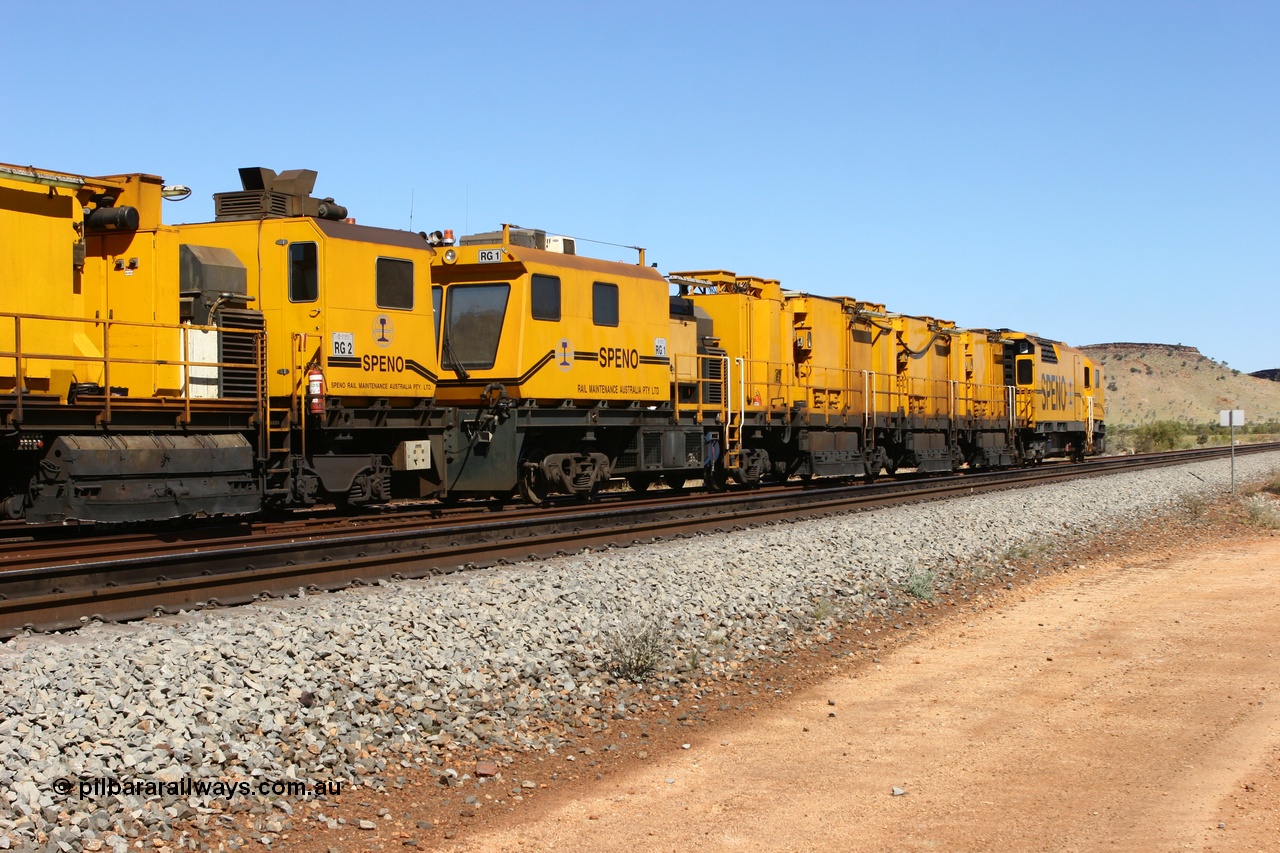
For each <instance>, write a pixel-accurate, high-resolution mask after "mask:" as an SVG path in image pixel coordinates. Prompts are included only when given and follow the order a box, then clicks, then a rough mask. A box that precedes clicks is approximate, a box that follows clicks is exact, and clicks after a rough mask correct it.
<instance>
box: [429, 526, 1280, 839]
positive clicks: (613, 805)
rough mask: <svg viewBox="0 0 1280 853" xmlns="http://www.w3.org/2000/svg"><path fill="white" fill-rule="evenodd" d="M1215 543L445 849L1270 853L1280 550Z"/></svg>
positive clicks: (851, 673) (960, 622)
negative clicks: (1260, 852) (1264, 852)
mask: <svg viewBox="0 0 1280 853" xmlns="http://www.w3.org/2000/svg"><path fill="white" fill-rule="evenodd" d="M1210 548H1211V550H1207V551H1203V552H1197V553H1187V554H1185V555H1183V556H1178V557H1176V558H1158V557H1150V558H1144V559H1138V560H1136V561H1134V560H1126V561H1125V565H1124V566H1123V568H1120V567H1118V566H1117V565H1115V564H1108V563H1097V564H1092V565H1090V566H1089V567H1087V568H1085V569H1083V570H1076V571H1073V572H1071V573H1069V574H1063V575H1058V576H1055V577H1052V578H1047V579H1043V580H1041V581H1038V582H1037V583H1035V584H1033V585H1031V586H1029V587H1026V588H1024V589H1022V590H1021V592H1020V593H1019V594H1011V595H1010V596H1008V597H1006V598H1005V599H1004V600H1003V601H1000V602H999V603H998V604H997V605H996V606H995V607H992V608H990V609H987V610H983V611H981V612H976V613H969V614H967V615H961V616H958V617H956V618H952V619H949V620H944V622H943V624H940V625H936V626H934V627H933V628H931V629H930V630H929V631H928V632H927V633H925V634H924V635H923V636H922V637H920V638H917V639H914V640H910V641H906V642H903V643H901V644H899V645H898V646H897V647H896V648H895V649H894V650H893V651H888V652H882V653H880V663H879V664H871V665H853V666H845V667H843V668H842V669H841V670H840V671H838V672H837V673H835V674H833V677H832V678H831V679H830V680H829V681H827V682H826V683H824V684H821V685H819V686H818V687H816V688H814V689H810V690H807V691H805V692H802V693H800V694H798V695H796V696H794V697H791V698H788V699H780V700H779V701H778V702H777V703H776V704H775V705H773V706H772V707H771V708H769V709H767V710H765V711H762V712H761V713H760V714H759V715H758V716H756V717H755V718H738V719H735V720H733V721H730V722H726V723H724V724H721V725H714V726H711V727H707V728H702V729H698V730H696V731H690V733H689V742H690V747H691V748H690V749H688V750H679V749H677V750H675V751H674V752H669V753H665V754H663V755H660V756H659V757H657V758H654V759H650V760H648V761H636V762H634V763H633V765H632V766H631V767H630V768H629V769H625V770H622V772H619V773H615V774H613V775H611V776H610V777H608V778H607V779H605V780H604V781H603V782H600V783H597V784H596V785H595V786H594V787H591V788H585V787H575V788H572V789H566V790H563V791H560V792H554V793H553V794H552V797H553V799H552V800H551V801H544V802H543V804H542V807H540V808H537V809H532V810H528V811H526V812H524V813H521V812H520V811H517V812H516V813H514V814H511V815H509V816H508V817H507V818H506V819H502V820H497V821H495V822H494V823H492V824H489V825H485V826H476V827H475V831H474V832H471V833H465V834H464V835H463V837H461V838H459V839H457V842H460V843H455V842H453V841H444V840H438V843H439V844H440V847H439V848H438V849H448V850H453V849H462V850H468V851H517V850H518V851H534V850H556V851H566V850H594V851H627V853H632V851H640V850H644V851H648V850H673V851H674V850H680V851H684V850H709V851H746V850H752V851H755V850H770V851H772V850H794V851H851V850H867V851H880V850H894V851H978V850H984V851H985V850H1002V851H1005V850H1053V851H1058V850H1081V851H1088V850H1121V851H1124V850H1134V851H1175V850H1176V851H1181V850H1213V851H1219V850H1222V851H1228V850H1230V851H1235V850H1280V657H1278V656H1277V653H1280V648H1278V646H1277V643H1278V641H1280V539H1270V538H1268V539H1258V540H1253V541H1248V542H1237V543H1236V544H1231V545H1227V544H1215V545H1212V546H1210ZM833 703H834V704H833ZM895 787H896V788H898V789H901V790H902V791H905V793H903V794H901V795H898V796H895V795H894V790H893V789H894V788H895Z"/></svg>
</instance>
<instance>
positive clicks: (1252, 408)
mask: <svg viewBox="0 0 1280 853" xmlns="http://www.w3.org/2000/svg"><path fill="white" fill-rule="evenodd" d="M1080 349H1082V350H1084V351H1085V352H1086V353H1088V354H1089V356H1090V357H1091V358H1094V359H1097V360H1098V361H1099V362H1101V363H1102V375H1103V377H1104V379H1105V381H1106V383H1107V424H1108V426H1111V425H1115V426H1117V427H1119V426H1132V425H1138V424H1144V423H1151V422H1153V421H1183V422H1185V423H1193V424H1206V423H1208V424H1216V423H1217V422H1218V412H1219V411H1220V410H1222V409H1244V415H1245V422H1246V423H1247V424H1257V423H1260V422H1263V421H1280V382H1272V381H1270V380H1268V379H1262V378H1259V377H1256V376H1251V375H1249V374H1247V373H1241V372H1240V371H1238V370H1233V369H1231V368H1230V367H1228V366H1227V365H1226V364H1224V363H1221V362H1217V361H1214V360H1213V359H1211V358H1207V357H1205V356H1204V355H1202V354H1201V353H1200V351H1199V350H1198V349H1196V348H1195V347H1187V346H1182V345H1180V344H1177V345H1175V344H1137V343H1114V344H1092V345H1090V346H1085V347H1081V348H1080Z"/></svg>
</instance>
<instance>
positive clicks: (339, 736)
mask: <svg viewBox="0 0 1280 853" xmlns="http://www.w3.org/2000/svg"><path fill="white" fill-rule="evenodd" d="M1236 468H1237V476H1238V478H1239V479H1241V480H1242V481H1243V480H1249V479H1253V480H1258V479H1262V478H1267V477H1273V476H1276V474H1277V473H1280V453H1267V454H1260V455H1253V456H1248V457H1242V458H1240V459H1238V460H1237V462H1236ZM1228 477H1229V474H1228V467H1227V464H1226V463H1225V462H1202V463H1196V464H1193V465H1185V466H1179V467H1175V468H1168V469H1161V470H1156V471H1145V472H1136V473H1128V474H1116V475H1110V476H1103V477H1094V478H1088V479H1084V480H1078V481H1073V482H1070V483H1064V484H1057V485H1049V486H1039V487H1035V488H1030V489H1018V490H1011V491H1005V492H999V493H995V494H987V495H980V496H974V497H968V498H961V499H953V500H949V501H945V502H937V503H928V504H917V505H913V506H907V507H899V508H895V509H889V510H879V511H875V512H865V513H853V514H848V515H842V516H835V517H829V518H823V519H817V520H809V521H799V522H795V523H791V524H779V525H774V526H770V527H762V528H757V529H752V530H747V531H742V532H737V533H732V534H725V535H720V536H705V537H702V536H699V537H695V538H692V539H688V540H677V541H671V542H664V543H658V544H652V545H640V546H633V547H628V548H618V549H609V550H605V551H600V552H591V553H582V554H579V555H575V556H571V557H562V558H556V559H553V560H547V561H544V562H539V563H530V564H522V565H517V566H513V567H504V568H501V569H490V570H484V571H478V572H471V573H466V574H459V575H453V576H449V577H447V578H437V579H428V580H424V581H407V582H390V583H386V584H380V585H378V586H376V587H372V588H363V589H356V590H349V591H346V592H341V593H334V594H324V595H300V596H299V597H297V598H291V599H287V600H284V601H278V602H262V603H259V604H255V605H252V606H249V607H243V608H236V609H233V610H227V611H207V612H202V613H193V614H183V615H180V616H177V617H168V618H163V619H157V620H149V621H146V622H142V623H137V624H134V625H128V626H113V625H90V626H87V627H85V628H83V629H81V630H80V631H76V632H70V633H67V634H63V635H55V636H33V637H21V638H16V639H14V640H11V641H9V642H7V643H4V644H2V645H0V850H2V849H24V850H25V849H33V850H65V851H72V850H81V849H89V850H113V851H123V850H125V849H128V848H129V847H131V846H133V844H134V843H135V842H136V840H137V839H139V838H150V839H159V840H160V841H161V842H163V843H165V844H166V845H168V846H172V847H175V848H183V847H186V848H190V849H197V848H198V847H199V845H200V840H199V838H198V837H189V836H186V835H184V834H182V832H181V831H175V827H180V826H191V825H196V826H198V825H200V824H201V823H206V824H207V823H208V822H210V821H216V820H217V819H218V816H219V815H221V814H226V813H233V812H242V811H249V812H252V813H255V814H257V815H260V816H261V817H262V823H263V825H264V826H265V827H266V831H267V832H271V831H275V832H279V831H281V829H287V828H288V826H289V825H290V823H291V822H292V821H296V820H299V819H301V816H294V814H293V808H294V806H296V805H297V803H298V802H299V800H300V799H306V798H310V797H311V796H312V794H311V793H308V794H307V795H306V796H296V795H294V796H290V795H282V794H280V793H278V791H280V790H281V789H282V788H283V783H287V782H290V781H306V782H307V783H308V784H313V783H314V782H316V781H324V782H331V783H337V782H340V783H342V785H343V786H344V788H343V790H344V791H346V790H351V789H352V788H357V787H367V788H372V789H375V790H376V789H379V788H383V787H385V786H388V785H393V784H395V779H396V777H397V775H398V774H399V773H401V772H403V768H408V767H427V768H436V772H439V773H441V774H445V773H450V772H454V771H451V770H448V771H446V770H445V769H444V765H445V764H446V762H445V761H444V757H445V756H447V755H448V754H449V752H450V751H451V750H457V749H468V750H472V751H483V750H485V749H491V750H494V751H495V755H496V754H499V753H500V752H501V751H502V750H504V749H508V750H509V749H533V750H547V751H554V750H555V749H556V748H557V747H559V746H561V741H560V733H562V732H563V730H564V728H563V727H564V726H566V725H580V724H581V720H582V719H583V718H584V715H585V717H586V718H588V719H597V720H608V719H615V718H620V717H622V716H624V715H626V714H628V713H630V712H631V711H633V710H635V708H636V705H637V703H638V702H640V701H642V700H643V699H644V698H647V697H649V696H650V695H651V694H654V693H655V692H656V693H660V692H662V686H663V685H669V684H671V683H672V682H674V681H678V680H679V679H680V678H681V672H682V671H685V670H688V669H689V663H690V661H691V660H696V661H697V664H698V669H699V672H700V673H703V674H706V673H710V674H712V675H714V674H715V673H716V672H718V671H724V670H726V669H728V668H731V667H735V666H737V665H739V664H740V663H741V662H742V661H743V660H748V659H752V658H756V657H760V656H768V655H770V654H771V653H773V652H775V651H776V650H777V649H780V648H786V647H787V645H788V643H789V642H790V641H791V639H792V638H794V637H796V636H798V635H800V634H802V633H804V632H806V631H810V630H813V629H815V628H820V627H821V626H822V624H823V623H824V622H826V621H827V620H836V619H848V618H857V617H859V616H865V615H869V614H872V613H874V612H876V611H877V610H880V609H884V608H886V607H888V606H889V603H890V602H891V601H892V600H893V599H894V598H895V597H897V596H899V595H900V594H902V591H904V590H908V589H911V590H913V591H914V592H916V593H917V594H920V593H922V592H923V593H925V594H927V593H928V592H929V591H931V589H932V588H933V587H934V586H935V585H937V586H942V587H945V585H946V584H947V583H948V580H949V579H950V578H954V577H959V576H962V575H963V574H965V573H966V572H969V571H972V570H975V569H978V568H980V567H984V566H991V565H993V564H999V563H1000V562H1001V561H1003V560H1005V559H1007V558H1008V557H1009V556H1010V555H1012V554H1016V553H1018V552H1019V549H1025V548H1027V547H1028V546H1029V545H1036V546H1043V545H1044V544H1046V543H1054V542H1059V541H1068V540H1073V539H1077V538H1080V537H1081V536H1084V535H1090V534H1095V533H1101V532H1103V531H1106V530H1111V529H1116V528H1119V527H1132V526H1134V525H1142V524H1145V523H1151V521H1152V520H1153V519H1157V518H1158V517H1159V516H1160V515H1161V513H1163V512H1165V511H1167V510H1170V509H1172V508H1174V507H1175V506H1177V505H1178V504H1179V503H1180V502H1185V501H1187V500H1195V499H1198V498H1199V497H1203V496H1209V495H1214V496H1216V495H1220V494H1222V493H1223V491H1224V490H1225V488H1226V486H1227V483H1228ZM922 585H923V587H926V588H922ZM650 664H653V665H655V666H656V672H655V673H654V674H653V676H652V677H651V679H650V680H648V681H645V682H644V683H642V684H640V685H639V686H633V685H631V683H630V682H627V681H621V682H620V681H619V679H618V678H616V677H615V675H614V673H617V672H620V671H622V670H623V669H625V668H627V667H630V668H632V669H637V668H638V669H643V668H644V667H646V666H648V665H650ZM556 723H558V724H559V725H558V726H557V725H554V724H556ZM445 781H446V782H447V781H449V780H448V779H445ZM264 782H265V783H266V784H265V785H263V783H264ZM95 783H96V785H97V787H94V785H95ZM272 783H282V784H280V785H276V786H274V787H273V785H272ZM111 784H115V785H119V786H124V785H125V784H133V785H142V786H144V788H143V789H142V790H140V791H139V790H135V791H128V790H123V789H122V790H116V789H115V788H110V789H109V788H108V787H105V786H108V785H111ZM260 786H261V787H260ZM322 796H323V794H322ZM175 832H176V834H175ZM153 849H154V848H153Z"/></svg>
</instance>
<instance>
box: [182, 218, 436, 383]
mask: <svg viewBox="0 0 1280 853" xmlns="http://www.w3.org/2000/svg"><path fill="white" fill-rule="evenodd" d="M177 228H178V230H179V232H180V235H181V242H182V244H183V245H186V246H193V247H217V248H222V249H227V250H230V251H231V252H233V253H234V254H235V257H236V258H237V259H239V262H240V263H241V264H243V265H244V267H245V268H246V270H247V289H248V295H249V297H250V298H251V300H252V304H253V305H254V306H255V307H256V308H257V309H258V310H260V311H261V312H262V314H263V317H264V320H265V323H266V331H267V342H268V352H267V363H268V364H269V365H271V370H270V371H269V374H268V376H267V383H268V392H269V395H270V396H271V397H272V398H274V399H277V400H279V399H280V398H285V397H294V396H296V395H304V394H305V389H304V388H303V386H304V385H305V383H306V378H307V372H308V370H309V369H310V368H312V367H315V366H319V367H320V368H321V369H322V371H323V375H324V384H325V392H326V394H328V395H335V396H340V397H343V398H346V399H347V400H348V401H349V402H350V403H351V404H352V405H359V401H360V400H362V399H363V400H369V399H381V400H387V401H388V405H391V406H397V405H400V406H403V405H416V404H417V403H418V402H419V401H422V400H424V399H430V398H431V397H433V396H434V395H435V382H436V378H437V375H438V366H437V362H436V357H435V346H434V342H435V324H434V322H433V319H432V309H431V299H430V280H431V260H432V258H433V256H434V250H433V249H432V248H431V247H430V246H428V245H427V243H426V241H424V240H423V239H422V238H421V237H420V236H419V235H417V234H414V233H410V232H406V231H395V230H391V229H386V228H372V227H368V226H362V225H355V224H352V223H348V222H342V221H329V220H324V219H317V218H314V217H307V216H297V217H282V218H271V219H263V220H251V221H244V220H241V221H224V222H212V223H198V224H192V225H180V226H177Z"/></svg>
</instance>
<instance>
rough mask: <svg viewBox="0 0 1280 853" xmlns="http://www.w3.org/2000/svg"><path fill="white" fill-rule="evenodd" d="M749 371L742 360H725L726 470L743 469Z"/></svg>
mask: <svg viewBox="0 0 1280 853" xmlns="http://www.w3.org/2000/svg"><path fill="white" fill-rule="evenodd" d="M733 364H736V365H737V366H738V388H737V391H738V408H737V411H734V407H733V391H734V388H733V379H732V373H733ZM746 376H747V371H746V365H745V364H743V360H742V359H741V358H735V359H734V360H733V362H732V363H730V362H729V359H728V358H727V357H726V358H725V391H726V393H725V395H724V398H725V400H726V401H727V404H728V405H727V406H726V410H725V420H724V468H725V470H726V471H733V470H735V469H737V468H741V467H742V415H743V413H744V412H745V410H746V408H747V380H746Z"/></svg>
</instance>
